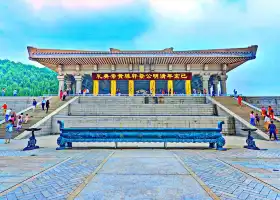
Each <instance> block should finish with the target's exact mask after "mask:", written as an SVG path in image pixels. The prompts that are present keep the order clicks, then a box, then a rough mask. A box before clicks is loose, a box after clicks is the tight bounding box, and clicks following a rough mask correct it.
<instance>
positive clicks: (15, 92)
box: [13, 89, 17, 97]
mask: <svg viewBox="0 0 280 200" xmlns="http://www.w3.org/2000/svg"><path fill="white" fill-rule="evenodd" d="M13 95H14V97H15V96H17V90H16V89H14V91H13Z"/></svg>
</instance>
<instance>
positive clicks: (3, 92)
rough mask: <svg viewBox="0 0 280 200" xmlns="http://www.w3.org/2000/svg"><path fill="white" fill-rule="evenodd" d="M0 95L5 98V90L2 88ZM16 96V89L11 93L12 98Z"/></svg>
mask: <svg viewBox="0 0 280 200" xmlns="http://www.w3.org/2000/svg"><path fill="white" fill-rule="evenodd" d="M1 94H2V97H3V96H5V94H6V88H2V92H1ZM17 94H18V91H17V89H14V91H13V96H17Z"/></svg>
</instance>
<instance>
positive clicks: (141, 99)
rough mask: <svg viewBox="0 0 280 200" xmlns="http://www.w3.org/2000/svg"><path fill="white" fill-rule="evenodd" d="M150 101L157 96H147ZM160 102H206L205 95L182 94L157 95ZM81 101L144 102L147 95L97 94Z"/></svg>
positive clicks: (153, 100)
mask: <svg viewBox="0 0 280 200" xmlns="http://www.w3.org/2000/svg"><path fill="white" fill-rule="evenodd" d="M146 99H148V103H150V104H153V103H154V102H155V97H146ZM157 99H158V103H159V104H160V103H162V104H205V103H206V98H205V97H181V96H179V97H178V96H174V97H170V96H165V97H157ZM78 102H79V103H82V104H84V103H94V104H116V103H119V104H144V103H145V97H143V96H142V97H123V96H115V97H111V96H107V97H104V96H97V97H80V98H79V101H78Z"/></svg>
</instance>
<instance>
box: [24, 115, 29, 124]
mask: <svg viewBox="0 0 280 200" xmlns="http://www.w3.org/2000/svg"><path fill="white" fill-rule="evenodd" d="M28 121H29V115H28V114H26V115H25V118H24V123H25V124H27V122H28Z"/></svg>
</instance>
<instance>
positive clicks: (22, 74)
mask: <svg viewBox="0 0 280 200" xmlns="http://www.w3.org/2000/svg"><path fill="white" fill-rule="evenodd" d="M56 77H57V73H56V72H53V71H52V70H50V69H48V68H38V67H35V66H33V65H25V64H22V63H15V62H13V61H10V60H0V87H1V89H2V88H6V96H11V95H12V94H13V91H14V89H16V90H17V91H18V95H19V96H41V95H43V94H48V93H49V94H56V93H57V91H58V81H57V78H56Z"/></svg>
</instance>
